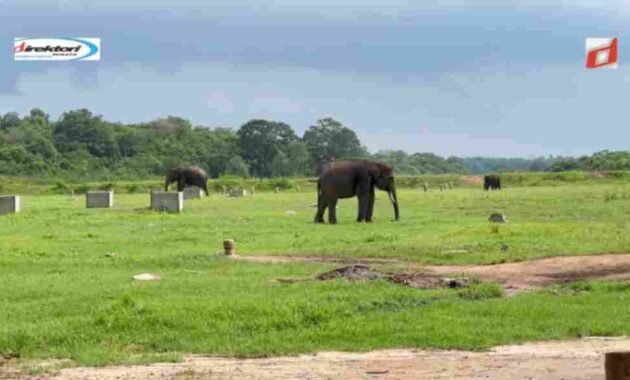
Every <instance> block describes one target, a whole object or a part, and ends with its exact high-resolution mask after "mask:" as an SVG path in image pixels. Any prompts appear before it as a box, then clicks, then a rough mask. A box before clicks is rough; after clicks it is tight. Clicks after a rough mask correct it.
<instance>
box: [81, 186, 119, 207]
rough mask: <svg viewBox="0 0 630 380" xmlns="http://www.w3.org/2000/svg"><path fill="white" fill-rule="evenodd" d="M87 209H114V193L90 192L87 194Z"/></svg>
mask: <svg viewBox="0 0 630 380" xmlns="http://www.w3.org/2000/svg"><path fill="white" fill-rule="evenodd" d="M85 207H87V208H112V207H114V191H113V190H110V191H88V192H87V193H85Z"/></svg>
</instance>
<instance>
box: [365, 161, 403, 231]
mask: <svg viewBox="0 0 630 380" xmlns="http://www.w3.org/2000/svg"><path fill="white" fill-rule="evenodd" d="M372 166H373V167H372V168H370V174H371V175H372V179H373V180H374V185H375V186H376V187H377V188H378V189H379V190H383V191H387V194H388V195H389V200H390V201H391V202H392V205H393V206H394V220H398V219H399V213H398V198H397V196H396V186H395V185H394V172H393V170H392V168H391V167H389V166H387V165H384V164H381V163H377V162H374V163H373V165H372Z"/></svg>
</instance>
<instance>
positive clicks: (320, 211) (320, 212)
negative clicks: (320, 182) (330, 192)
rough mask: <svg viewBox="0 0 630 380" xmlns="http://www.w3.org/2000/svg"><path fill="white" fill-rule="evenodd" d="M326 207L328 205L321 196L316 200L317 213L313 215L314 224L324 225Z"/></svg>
mask: <svg viewBox="0 0 630 380" xmlns="http://www.w3.org/2000/svg"><path fill="white" fill-rule="evenodd" d="M327 206H328V204H327V202H326V199H324V196H323V195H320V196H319V197H318V198H317V213H316V214H315V223H324V212H326V207H327ZM329 214H330V211H329Z"/></svg>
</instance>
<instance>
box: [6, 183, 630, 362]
mask: <svg viewBox="0 0 630 380" xmlns="http://www.w3.org/2000/svg"><path fill="white" fill-rule="evenodd" d="M399 200H400V203H401V220H400V221H399V222H391V218H392V209H391V205H389V203H388V201H387V198H386V194H383V193H380V194H378V199H377V202H376V211H375V221H374V223H372V224H357V223H356V222H354V219H355V217H356V206H357V205H356V203H357V202H356V199H351V200H344V201H341V202H340V208H339V211H338V217H339V220H340V224H338V225H335V226H331V225H315V224H314V223H313V222H312V219H313V216H314V213H315V209H314V208H313V207H311V205H312V204H313V203H314V202H315V194H314V193H311V192H296V191H292V190H290V191H286V192H282V193H280V194H275V193H257V194H256V195H255V196H254V197H246V198H224V197H222V196H218V195H213V196H211V197H209V198H206V199H202V200H195V201H189V202H187V203H186V210H185V211H184V212H183V213H182V214H180V215H174V214H165V213H156V212H152V211H149V210H148V209H147V206H148V203H149V196H148V194H121V195H117V196H116V205H115V208H114V209H111V210H103V209H100V210H99V209H90V210H88V209H85V207H84V198H83V197H82V196H78V197H77V199H76V200H72V199H70V197H68V196H61V195H56V196H51V195H33V196H25V197H24V199H23V204H24V205H23V208H24V211H23V212H22V213H21V214H18V215H14V216H2V217H0V354H4V355H17V356H19V357H20V358H23V359H40V358H51V357H54V358H70V359H72V360H73V361H75V362H76V363H80V364H104V363H125V362H147V361H155V360H176V359H177V358H178V357H179V356H180V355H181V354H185V353H214V354H227V355H271V354H294V353H302V352H310V351H315V350H325V349H337V350H368V349H375V348H391V347H439V348H467V349H484V348H488V347H490V346H492V345H497V344H503V343H508V342H521V341H525V340H533V339H554V338H563V337H571V336H576V335H620V334H629V333H630V325H628V324H627V323H625V321H626V320H627V318H628V317H629V316H630V303H628V302H627V299H628V297H630V286H629V285H626V284H618V283H609V284H604V283H592V284H586V285H584V284H583V285H581V286H574V287H571V286H565V287H558V288H557V289H555V290H554V291H549V290H541V291H537V292H532V293H525V294H520V295H517V296H515V297H512V298H502V297H501V294H500V291H499V288H498V287H497V286H493V285H491V284H490V285H487V284H484V285H477V286H475V287H474V288H473V289H471V290H469V291H461V290H451V289H442V290H416V289H410V288H406V287H403V286H399V285H395V284H390V283H387V282H381V281H376V282H362V283H350V282H346V281H343V280H339V281H330V282H303V283H302V282H301V283H295V284H280V283H277V282H274V279H276V278H280V277H293V276H312V275H315V274H317V273H319V272H321V271H323V270H326V269H330V268H332V265H330V264H329V265H325V264H310V263H295V264H256V263H248V262H237V261H233V260H229V259H226V258H224V257H223V256H222V254H221V251H222V240H223V239H225V238H232V239H234V240H235V241H236V242H237V252H238V254H239V255H260V254H278V255H325V256H335V257H387V258H400V259H404V260H409V261H413V262H420V263H436V264H442V263H443V264H452V263H460V264H464V263H496V262H504V261H516V260H527V259H533V258H539V257H544V256H558V255H575V254H591V253H611V252H613V253H614V252H618V253H621V252H630V184H627V183H612V184H610V183H607V184H589V185H573V184H570V185H564V186H562V185H560V186H554V187H520V188H508V189H506V190H504V191H501V192H491V193H486V192H483V191H481V190H479V189H457V190H450V191H445V192H439V191H435V190H433V191H430V192H428V193H423V192H422V191H419V190H411V189H403V190H401V191H400V192H399ZM492 212H502V213H505V214H506V215H507V217H508V219H509V222H508V223H507V224H502V225H499V226H498V227H492V226H491V225H490V223H488V221H487V218H488V215H489V214H490V213H492ZM109 252H111V253H115V256H114V257H108V256H106V255H105V254H106V253H109ZM142 272H152V273H157V274H159V275H160V276H162V281H161V282H159V283H136V284H133V283H132V281H131V276H132V275H134V274H138V273H142Z"/></svg>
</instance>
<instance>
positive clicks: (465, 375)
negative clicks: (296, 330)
mask: <svg viewBox="0 0 630 380" xmlns="http://www.w3.org/2000/svg"><path fill="white" fill-rule="evenodd" d="M628 347H630V339H629V338H583V339H578V340H569V341H555V342H536V343H526V344H522V345H509V346H499V347H495V348H493V349H492V350H490V351H488V352H470V351H452V350H409V349H400V350H379V351H372V352H365V353H351V352H321V353H317V354H314V355H300V356H293V357H287V356H283V357H271V358H259V359H236V358H226V357H212V356H187V357H185V359H184V361H183V362H182V363H176V364H172V363H168V364H152V365H144V366H114V367H102V368H66V369H63V370H61V371H60V372H59V373H58V374H56V375H55V376H45V377H44V376H40V377H39V379H58V380H78V379H82V380H93V379H102V380H114V379H116V380H139V379H178V380H184V379H279V380H286V379H313V380H318V379H449V380H451V379H472V380H477V379H514V380H524V379H571V380H604V378H605V373H604V357H603V354H604V353H605V352H609V351H621V350H627V348H628ZM0 371H2V368H1V367H0ZM0 378H1V376H0ZM23 378H25V379H26V378H29V377H23ZM35 378H37V377H31V378H30V379H35Z"/></svg>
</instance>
